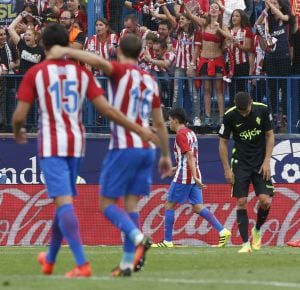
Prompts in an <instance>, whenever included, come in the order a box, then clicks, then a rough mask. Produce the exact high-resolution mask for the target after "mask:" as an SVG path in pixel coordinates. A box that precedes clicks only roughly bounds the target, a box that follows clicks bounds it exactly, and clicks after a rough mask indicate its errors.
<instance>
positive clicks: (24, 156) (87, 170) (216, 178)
mask: <svg viewBox="0 0 300 290" xmlns="http://www.w3.org/2000/svg"><path fill="white" fill-rule="evenodd" d="M36 140H37V139H36V135H33V136H32V138H29V141H28V143H27V144H25V145H22V146H21V145H18V144H16V143H15V141H14V139H13V138H12V136H11V135H7V136H6V135H2V136H1V142H0V172H2V173H4V174H6V175H7V176H8V177H9V178H10V180H11V181H12V182H13V183H17V184H42V183H43V175H42V173H41V171H40V168H39V164H38V160H37V156H36V151H37V144H36ZM198 140H199V164H200V169H201V172H202V176H203V181H204V183H206V184H224V183H226V182H225V179H224V173H223V167H222V164H221V162H220V159H219V153H218V146H219V143H218V141H219V140H218V137H217V136H216V135H199V139H198ZM108 142H109V135H106V136H104V135H101V137H99V134H98V135H97V134H95V135H92V134H90V135H88V138H87V144H86V156H85V158H84V161H83V164H82V168H81V173H80V176H81V177H82V178H83V179H84V180H85V181H86V183H87V184H97V183H98V179H99V172H100V170H101V164H102V161H103V159H104V157H105V154H106V152H107V147H108ZM173 144H174V136H171V138H170V148H171V150H172V148H173ZM156 164H157V163H156ZM271 170H272V172H271V173H272V178H273V181H274V182H277V183H300V135H299V134H298V135H296V134H294V135H276V146H275V148H274V150H273V155H272V160H271ZM170 182H171V179H165V180H162V179H160V176H159V174H158V170H157V168H154V170H153V184H169V183H170Z"/></svg>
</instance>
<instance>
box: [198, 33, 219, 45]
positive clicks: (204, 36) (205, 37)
mask: <svg viewBox="0 0 300 290" xmlns="http://www.w3.org/2000/svg"><path fill="white" fill-rule="evenodd" d="M202 40H205V41H211V42H215V43H221V42H222V40H223V39H222V37H220V36H219V35H216V34H212V33H209V32H205V31H203V32H202Z"/></svg>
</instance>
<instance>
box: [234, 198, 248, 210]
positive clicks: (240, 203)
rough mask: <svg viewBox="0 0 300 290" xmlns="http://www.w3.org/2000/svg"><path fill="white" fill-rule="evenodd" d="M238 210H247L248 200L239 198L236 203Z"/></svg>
mask: <svg viewBox="0 0 300 290" xmlns="http://www.w3.org/2000/svg"><path fill="white" fill-rule="evenodd" d="M236 205H237V209H247V198H239V199H237V202H236Z"/></svg>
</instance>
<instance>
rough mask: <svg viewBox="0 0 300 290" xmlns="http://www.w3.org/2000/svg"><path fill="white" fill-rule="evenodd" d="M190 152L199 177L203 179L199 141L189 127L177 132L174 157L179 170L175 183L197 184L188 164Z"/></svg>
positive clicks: (177, 170)
mask: <svg viewBox="0 0 300 290" xmlns="http://www.w3.org/2000/svg"><path fill="white" fill-rule="evenodd" d="M188 151H192V152H193V156H194V158H195V167H196V171H197V177H198V178H200V179H201V172H200V169H199V165H198V139H197V136H196V134H195V133H194V131H192V130H191V129H189V128H187V127H184V128H181V129H179V130H178V131H177V132H176V139H175V142H174V155H175V159H176V163H177V168H176V173H175V176H174V179H173V181H174V182H176V183H181V184H192V183H195V180H194V178H193V177H192V174H191V170H190V168H189V166H188V162H187V157H186V153H187V152H188Z"/></svg>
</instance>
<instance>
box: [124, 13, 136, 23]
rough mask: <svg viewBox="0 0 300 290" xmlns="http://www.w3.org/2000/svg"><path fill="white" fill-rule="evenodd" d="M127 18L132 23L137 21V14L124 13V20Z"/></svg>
mask: <svg viewBox="0 0 300 290" xmlns="http://www.w3.org/2000/svg"><path fill="white" fill-rule="evenodd" d="M128 20H131V21H132V22H134V23H137V22H138V18H137V16H136V15H135V14H128V15H126V16H125V18H124V21H128Z"/></svg>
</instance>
